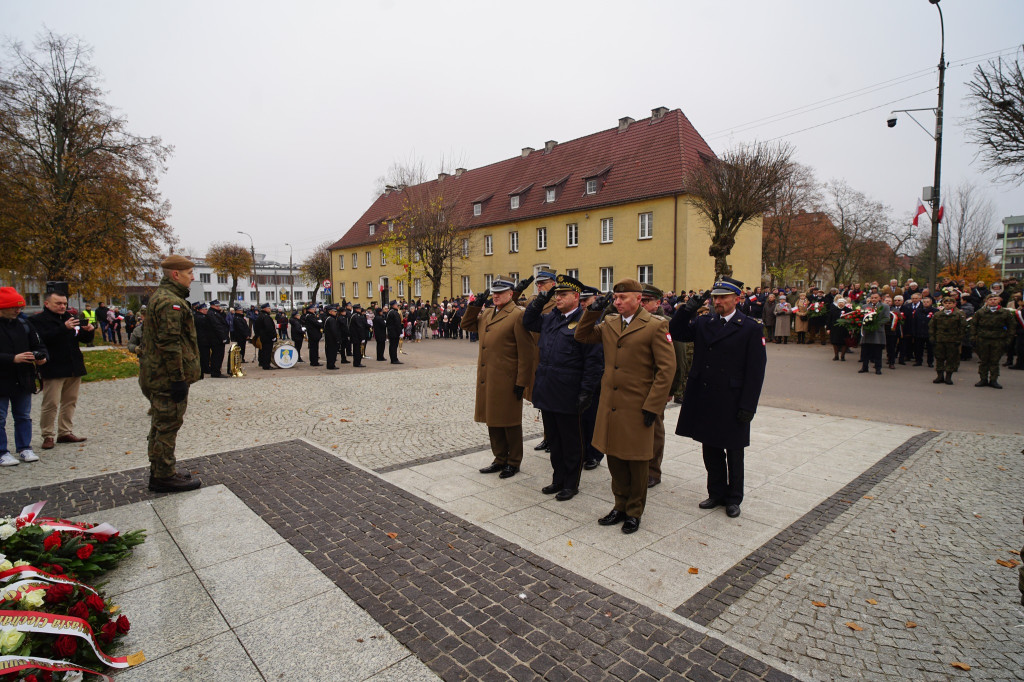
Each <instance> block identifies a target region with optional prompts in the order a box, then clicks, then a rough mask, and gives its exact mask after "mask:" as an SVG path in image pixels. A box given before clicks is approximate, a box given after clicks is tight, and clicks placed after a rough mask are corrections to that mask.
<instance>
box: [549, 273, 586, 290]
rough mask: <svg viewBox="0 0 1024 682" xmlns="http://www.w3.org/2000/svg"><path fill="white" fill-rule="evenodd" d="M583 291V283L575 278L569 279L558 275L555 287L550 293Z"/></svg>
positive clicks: (566, 276)
mask: <svg viewBox="0 0 1024 682" xmlns="http://www.w3.org/2000/svg"><path fill="white" fill-rule="evenodd" d="M582 290H583V282H581V281H579V280H578V279H576V278H575V277H569V276H568V275H558V276H557V277H555V286H554V287H553V288H552V291H576V292H580V291H582Z"/></svg>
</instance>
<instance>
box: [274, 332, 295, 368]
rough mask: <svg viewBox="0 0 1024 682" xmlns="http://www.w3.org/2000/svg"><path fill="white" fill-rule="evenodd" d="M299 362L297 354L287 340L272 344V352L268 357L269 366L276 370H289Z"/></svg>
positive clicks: (293, 346) (279, 340)
mask: <svg viewBox="0 0 1024 682" xmlns="http://www.w3.org/2000/svg"><path fill="white" fill-rule="evenodd" d="M298 361H299V352H298V351H297V350H296V349H295V344H293V343H292V342H291V341H290V340H288V339H278V340H277V341H275V342H274V352H273V353H272V354H271V356H270V364H272V365H273V366H274V367H277V368H278V369H291V368H292V367H294V366H295V363H297V362H298Z"/></svg>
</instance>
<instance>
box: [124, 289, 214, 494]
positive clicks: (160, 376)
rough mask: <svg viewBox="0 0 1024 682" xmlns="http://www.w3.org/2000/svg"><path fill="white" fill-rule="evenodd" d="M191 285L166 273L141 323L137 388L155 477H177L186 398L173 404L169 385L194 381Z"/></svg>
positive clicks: (197, 371)
mask: <svg viewBox="0 0 1024 682" xmlns="http://www.w3.org/2000/svg"><path fill="white" fill-rule="evenodd" d="M188 292H189V289H188V287H186V286H183V285H181V284H179V283H177V282H175V281H173V280H171V279H170V278H168V277H164V278H163V280H162V281H161V282H160V286H158V287H157V289H156V292H154V293H153V295H152V296H151V297H150V299H149V308H148V313H149V314H148V315H147V316H146V323H145V324H144V325H143V326H142V354H141V356H140V359H139V386H140V387H141V388H142V393H143V395H145V396H146V398H148V399H149V404H150V410H149V414H150V415H151V417H152V421H151V424H150V428H149V439H148V440H149V463H150V472H151V476H152V477H153V478H169V477H172V476H174V475H175V469H174V465H175V457H174V445H175V441H176V440H177V437H178V429H180V428H181V425H182V423H183V422H184V419H185V409H186V408H187V407H188V397H187V395H186V397H185V399H183V400H181V401H180V402H175V401H174V400H173V399H172V397H171V392H172V384H173V383H175V382H185V383H186V384H194V383H195V382H197V381H199V379H200V378H201V377H202V374H201V372H200V369H199V344H198V342H197V341H196V327H195V320H194V319H193V317H192V311H191V309H190V308H189V305H188V302H187V301H186V300H185V297H186V296H187V295H188Z"/></svg>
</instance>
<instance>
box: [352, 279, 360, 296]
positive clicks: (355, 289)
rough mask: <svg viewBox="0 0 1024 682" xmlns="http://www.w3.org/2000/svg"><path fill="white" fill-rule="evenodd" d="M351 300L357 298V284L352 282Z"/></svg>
mask: <svg viewBox="0 0 1024 682" xmlns="http://www.w3.org/2000/svg"><path fill="white" fill-rule="evenodd" d="M352 298H359V282H352Z"/></svg>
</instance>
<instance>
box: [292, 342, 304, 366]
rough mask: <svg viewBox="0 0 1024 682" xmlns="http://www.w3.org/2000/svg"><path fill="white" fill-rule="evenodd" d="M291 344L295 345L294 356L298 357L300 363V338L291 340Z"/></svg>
mask: <svg viewBox="0 0 1024 682" xmlns="http://www.w3.org/2000/svg"><path fill="white" fill-rule="evenodd" d="M292 343H294V344H295V354H296V355H298V356H299V362H301V361H302V337H301V336H300V337H299V338H297V339H292Z"/></svg>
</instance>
